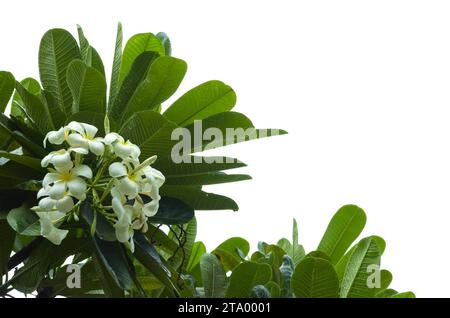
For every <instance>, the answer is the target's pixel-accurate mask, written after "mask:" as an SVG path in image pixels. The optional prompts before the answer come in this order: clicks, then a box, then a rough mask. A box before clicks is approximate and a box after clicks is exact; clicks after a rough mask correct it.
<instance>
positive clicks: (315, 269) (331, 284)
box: [292, 257, 339, 298]
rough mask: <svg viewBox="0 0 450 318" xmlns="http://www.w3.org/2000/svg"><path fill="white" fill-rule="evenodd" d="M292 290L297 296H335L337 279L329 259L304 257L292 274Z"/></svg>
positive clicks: (337, 285)
mask: <svg viewBox="0 0 450 318" xmlns="http://www.w3.org/2000/svg"><path fill="white" fill-rule="evenodd" d="M292 290H293V291H294V294H295V297H297V298H337V297H339V279H338V277H337V274H336V271H335V270H334V268H333V265H332V264H331V263H330V262H329V261H327V260H325V259H323V258H317V257H305V258H304V259H303V260H302V261H301V262H300V264H298V266H297V267H296V268H295V271H294V274H293V275H292Z"/></svg>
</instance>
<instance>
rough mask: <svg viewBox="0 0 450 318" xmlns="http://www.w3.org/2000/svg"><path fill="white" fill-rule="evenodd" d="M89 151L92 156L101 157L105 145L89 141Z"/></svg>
mask: <svg viewBox="0 0 450 318" xmlns="http://www.w3.org/2000/svg"><path fill="white" fill-rule="evenodd" d="M89 150H90V151H91V152H92V153H93V154H95V155H97V156H101V155H103V153H104V152H105V145H104V144H103V143H102V142H100V141H91V142H89Z"/></svg>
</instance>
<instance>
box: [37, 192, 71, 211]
mask: <svg viewBox="0 0 450 318" xmlns="http://www.w3.org/2000/svg"><path fill="white" fill-rule="evenodd" d="M49 195H50V193H49V188H42V189H41V190H39V192H38V195H37V197H38V199H39V198H42V197H44V196H45V198H42V199H41V200H40V201H39V208H41V209H42V210H43V211H54V210H57V211H60V212H62V213H66V212H69V211H70V210H72V208H73V206H74V203H73V198H72V197H71V196H70V195H69V192H65V193H64V195H63V197H62V198H60V199H52V198H51V197H50V196H49Z"/></svg>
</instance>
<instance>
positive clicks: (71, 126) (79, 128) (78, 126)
mask: <svg viewBox="0 0 450 318" xmlns="http://www.w3.org/2000/svg"><path fill="white" fill-rule="evenodd" d="M67 127H68V128H69V129H70V130H73V131H76V132H77V133H79V134H84V128H83V126H82V125H81V124H80V123H79V122H77V121H71V122H70V123H69V124H68V125H67Z"/></svg>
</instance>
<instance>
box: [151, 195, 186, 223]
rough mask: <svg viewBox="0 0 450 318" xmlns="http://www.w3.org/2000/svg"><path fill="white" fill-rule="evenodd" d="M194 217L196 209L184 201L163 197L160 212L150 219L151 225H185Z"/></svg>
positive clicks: (160, 202)
mask: <svg viewBox="0 0 450 318" xmlns="http://www.w3.org/2000/svg"><path fill="white" fill-rule="evenodd" d="M193 217H194V209H193V208H191V207H190V206H189V205H187V204H186V203H184V202H183V201H181V200H179V199H175V198H170V197H162V198H161V200H160V201H159V209H158V212H157V213H156V214H155V215H154V216H152V217H149V218H148V221H149V222H151V223H157V224H158V223H159V224H184V223H187V222H189V220H191V219H192V218H193Z"/></svg>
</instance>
